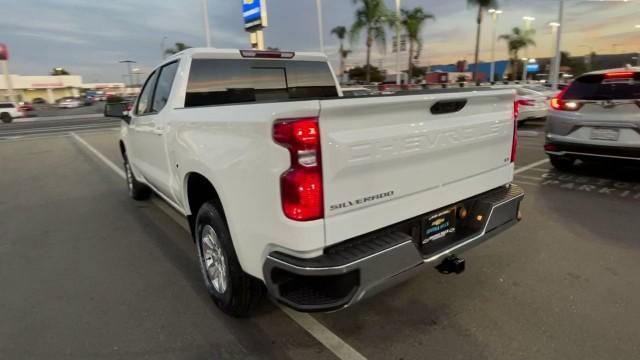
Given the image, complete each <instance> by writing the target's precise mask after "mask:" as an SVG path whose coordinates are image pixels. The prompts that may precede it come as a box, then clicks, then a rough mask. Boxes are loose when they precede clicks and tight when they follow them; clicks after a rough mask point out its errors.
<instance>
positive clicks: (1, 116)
mask: <svg viewBox="0 0 640 360" xmlns="http://www.w3.org/2000/svg"><path fill="white" fill-rule="evenodd" d="M0 120H2V122H3V123H5V124H8V123H10V122H12V121H13V118H12V117H11V115H10V114H9V113H6V112H3V113H2V114H0Z"/></svg>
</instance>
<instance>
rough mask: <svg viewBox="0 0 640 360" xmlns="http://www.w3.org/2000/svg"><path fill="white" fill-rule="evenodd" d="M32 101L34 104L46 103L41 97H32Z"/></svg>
mask: <svg viewBox="0 0 640 360" xmlns="http://www.w3.org/2000/svg"><path fill="white" fill-rule="evenodd" d="M32 103H34V104H46V103H47V101H46V100H45V99H43V98H41V97H37V98H34V99H33V101H32Z"/></svg>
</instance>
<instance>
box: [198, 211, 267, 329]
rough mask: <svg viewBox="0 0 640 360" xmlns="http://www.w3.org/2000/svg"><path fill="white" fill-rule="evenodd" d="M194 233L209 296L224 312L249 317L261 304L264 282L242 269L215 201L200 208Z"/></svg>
mask: <svg viewBox="0 0 640 360" xmlns="http://www.w3.org/2000/svg"><path fill="white" fill-rule="evenodd" d="M194 232H195V238H196V246H197V247H198V257H199V260H200V269H201V272H202V276H203V277H204V281H205V285H206V287H207V291H208V292H209V295H211V298H212V299H213V301H214V302H215V303H216V305H217V306H218V307H219V308H220V309H221V310H222V311H224V312H225V313H227V314H229V315H231V316H235V317H243V316H247V315H248V314H249V313H250V312H251V310H252V309H254V308H255V307H256V306H257V305H258V304H259V303H260V299H261V298H262V295H263V293H264V285H263V284H262V282H261V281H260V280H258V279H256V278H254V277H252V276H250V275H248V274H247V273H245V272H244V271H243V270H242V267H241V266H240V262H239V261H238V257H237V256H236V252H235V249H234V247H233V243H232V242H231V235H230V234H229V229H228V228H227V225H226V222H225V220H224V219H223V217H222V216H221V214H220V212H219V211H218V209H217V208H216V207H215V205H214V204H213V203H211V202H207V203H204V204H203V205H202V207H200V211H198V215H197V216H196V224H195V229H194Z"/></svg>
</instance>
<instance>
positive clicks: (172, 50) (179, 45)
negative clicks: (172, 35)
mask: <svg viewBox="0 0 640 360" xmlns="http://www.w3.org/2000/svg"><path fill="white" fill-rule="evenodd" d="M190 48H191V46H189V45H187V44H185V43H181V42H177V43H175V46H174V47H172V48H168V49H167V50H165V51H164V53H165V54H167V55H173V54H177V53H179V52H180V51H183V50H187V49H190Z"/></svg>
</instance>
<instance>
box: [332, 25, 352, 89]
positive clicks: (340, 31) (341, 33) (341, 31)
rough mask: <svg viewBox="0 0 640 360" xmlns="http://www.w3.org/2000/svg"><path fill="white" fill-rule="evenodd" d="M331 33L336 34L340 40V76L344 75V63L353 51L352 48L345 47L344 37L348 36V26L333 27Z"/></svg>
mask: <svg viewBox="0 0 640 360" xmlns="http://www.w3.org/2000/svg"><path fill="white" fill-rule="evenodd" d="M331 33H332V34H334V35H335V36H336V37H338V39H339V40H340V50H339V51H338V52H339V53H340V76H341V77H342V76H343V75H344V63H345V59H346V58H347V56H349V54H350V53H351V50H347V49H345V48H344V39H345V37H346V36H347V28H346V27H344V26H336V27H334V28H333V29H331Z"/></svg>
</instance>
